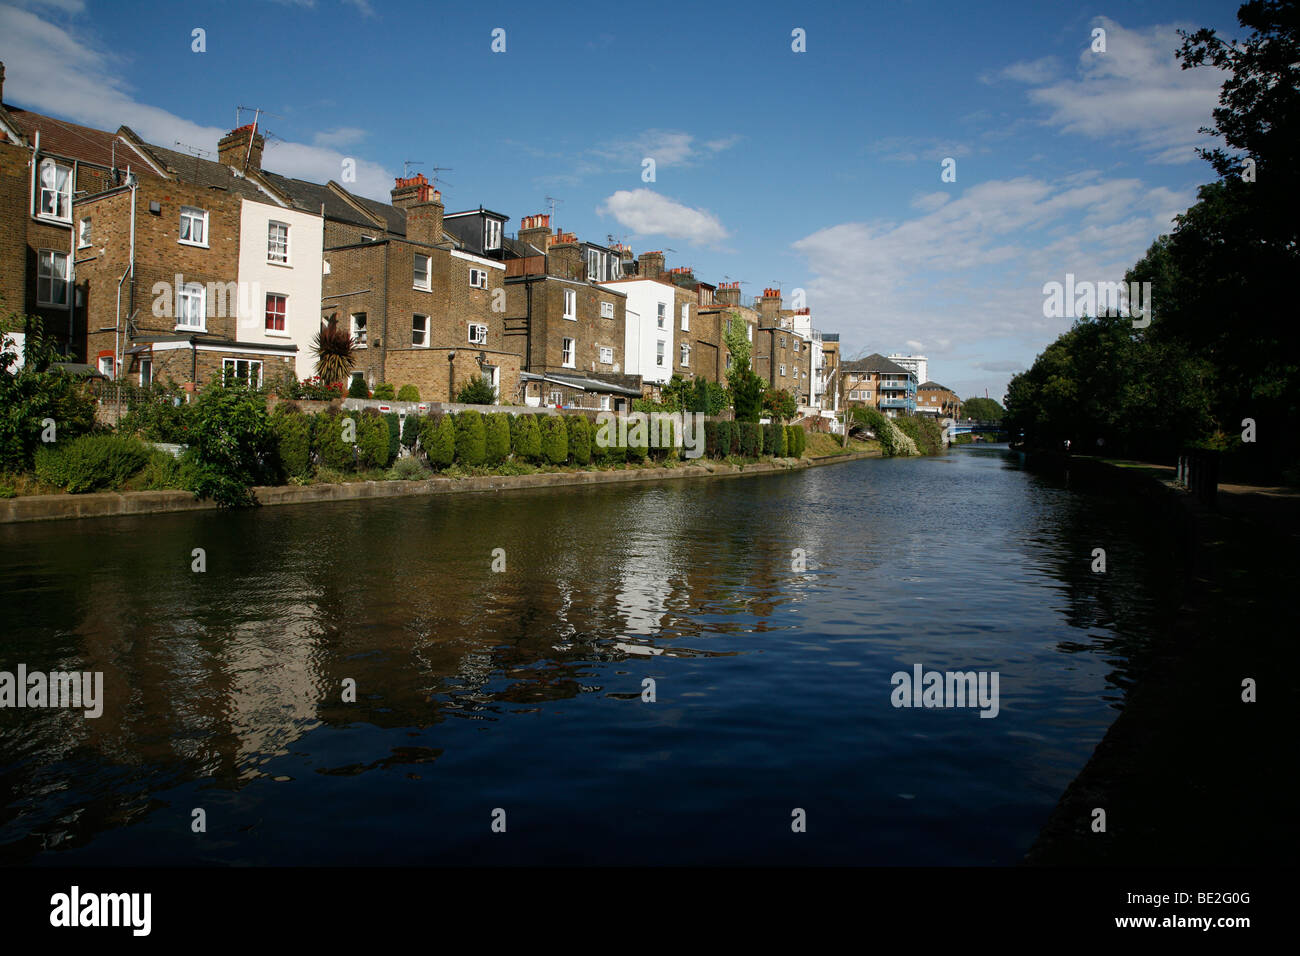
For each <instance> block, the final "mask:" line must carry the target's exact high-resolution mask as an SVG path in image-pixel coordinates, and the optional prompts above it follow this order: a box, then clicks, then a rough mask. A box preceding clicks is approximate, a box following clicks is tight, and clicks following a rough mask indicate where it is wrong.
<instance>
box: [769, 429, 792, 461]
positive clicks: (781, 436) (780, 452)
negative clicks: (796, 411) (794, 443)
mask: <svg viewBox="0 0 1300 956" xmlns="http://www.w3.org/2000/svg"><path fill="white" fill-rule="evenodd" d="M789 450H790V449H789V441H788V439H787V438H786V428H785V426H784V425H782V424H779V423H778V424H777V426H776V446H775V447H774V448H773V449H772V454H773V455H775V456H776V457H777V458H784V457H785V456H786V453H787V452H788V451H789Z"/></svg>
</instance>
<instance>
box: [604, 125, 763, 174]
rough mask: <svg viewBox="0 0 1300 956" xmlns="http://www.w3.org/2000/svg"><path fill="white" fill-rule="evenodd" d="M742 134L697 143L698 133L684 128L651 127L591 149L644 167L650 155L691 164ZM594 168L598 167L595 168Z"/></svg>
mask: <svg viewBox="0 0 1300 956" xmlns="http://www.w3.org/2000/svg"><path fill="white" fill-rule="evenodd" d="M740 140H741V137H740V136H738V135H736V136H726V137H721V138H719V139H712V140H709V141H708V142H706V143H704V144H703V145H702V146H698V147H697V146H696V144H695V137H694V136H693V135H691V134H690V133H686V132H683V131H681V130H670V129H647V130H643V131H642V132H640V133H638V134H636V135H635V136H630V137H624V138H622V139H614V140H610V141H608V142H605V143H601V144H600V145H599V146H596V147H593V148H592V149H591V150H589V151H588V152H589V153H590V154H591V155H593V156H596V157H598V158H600V159H602V160H607V161H609V162H612V163H615V164H617V165H621V166H625V167H640V165H641V160H643V159H645V158H647V157H648V158H650V159H653V160H654V161H655V166H656V167H659V166H689V165H691V164H692V163H695V162H698V161H700V160H702V159H706V158H708V157H711V156H714V155H716V154H717V153H720V152H722V151H724V150H727V149H730V148H731V147H732V146H734V145H736V143H738V142H740ZM591 171H595V169H594V168H593V169H592V170H591Z"/></svg>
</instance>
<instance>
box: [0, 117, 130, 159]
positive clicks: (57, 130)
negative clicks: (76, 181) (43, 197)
mask: <svg viewBox="0 0 1300 956" xmlns="http://www.w3.org/2000/svg"><path fill="white" fill-rule="evenodd" d="M5 109H6V110H8V111H9V115H10V116H11V117H12V118H13V120H14V123H15V124H17V126H18V127H19V128H20V129H21V130H22V132H23V135H25V136H26V137H27V140H28V141H29V142H31V141H32V140H34V139H35V138H36V132H37V130H39V131H40V134H41V151H42V152H49V153H54V154H55V155H57V156H64V157H66V158H68V159H76V160H80V161H81V162H85V163H94V164H95V165H97V166H104V167H106V168H111V167H112V165H113V141H114V140H115V139H116V138H117V134H116V133H110V132H108V131H107V130H102V129H92V128H90V127H89V126H78V125H77V124H76V123H68V122H66V121H64V120H60V119H55V118H54V117H52V116H44V115H42V114H40V113H32V112H30V111H29V110H24V109H19V108H18V107H16V106H6V107H5ZM117 154H118V164H119V165H120V166H122V167H125V166H126V164H127V163H128V162H130V161H132V160H135V165H140V162H139V157H138V156H136V155H135V153H134V151H132V150H129V149H128V148H127V147H126V146H122V145H119V146H118V149H117Z"/></svg>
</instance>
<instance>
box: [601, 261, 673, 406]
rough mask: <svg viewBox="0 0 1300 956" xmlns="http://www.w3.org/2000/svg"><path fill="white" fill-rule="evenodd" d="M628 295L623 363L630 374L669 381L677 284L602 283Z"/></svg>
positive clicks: (650, 380)
mask: <svg viewBox="0 0 1300 956" xmlns="http://www.w3.org/2000/svg"><path fill="white" fill-rule="evenodd" d="M601 286H602V287H604V288H607V289H615V290H617V291H619V292H622V293H623V294H624V295H626V296H627V307H626V315H627V325H626V327H625V331H624V338H623V362H624V369H623V371H624V372H626V373H627V374H628V375H640V376H641V378H642V379H643V380H644V381H647V382H658V383H660V384H663V383H666V382H667V381H668V380H669V379H671V378H672V377H673V302H674V291H673V290H674V289H675V288H676V287H675V286H673V285H670V284H668V283H666V282H661V281H659V280H658V279H616V280H614V281H613V282H604V283H601Z"/></svg>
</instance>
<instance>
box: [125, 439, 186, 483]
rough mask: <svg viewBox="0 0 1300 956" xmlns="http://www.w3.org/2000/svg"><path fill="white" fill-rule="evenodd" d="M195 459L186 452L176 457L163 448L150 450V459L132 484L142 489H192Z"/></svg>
mask: <svg viewBox="0 0 1300 956" xmlns="http://www.w3.org/2000/svg"><path fill="white" fill-rule="evenodd" d="M193 482H194V459H193V456H192V455H189V454H186V455H185V456H183V457H181V458H174V457H173V456H171V455H170V454H168V453H167V452H165V451H163V450H162V449H161V448H151V449H150V450H149V460H148V461H147V462H145V466H144V469H143V470H142V471H141V472H140V474H139V475H138V476H137V477H136V478H135V479H134V480H133V482H132V484H133V485H134V486H135V487H136V488H137V489H139V490H140V491H166V490H168V489H174V490H175V489H179V490H184V491H190V490H192V487H193Z"/></svg>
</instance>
